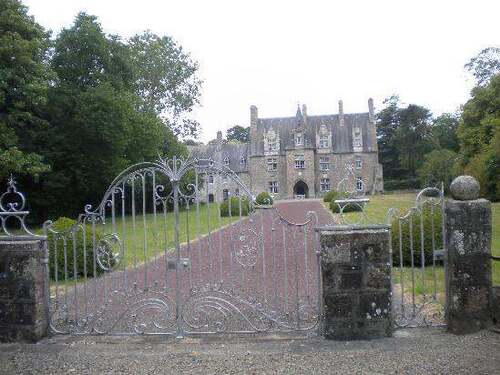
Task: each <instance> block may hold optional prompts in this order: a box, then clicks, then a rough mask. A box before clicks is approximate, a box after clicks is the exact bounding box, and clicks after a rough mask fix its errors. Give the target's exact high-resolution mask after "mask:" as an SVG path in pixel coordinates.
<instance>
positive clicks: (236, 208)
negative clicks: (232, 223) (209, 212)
mask: <svg viewBox="0 0 500 375" xmlns="http://www.w3.org/2000/svg"><path fill="white" fill-rule="evenodd" d="M240 201H241V216H248V211H249V210H250V205H249V203H248V199H247V198H243V197H241V198H238V197H231V198H230V199H227V200H225V201H224V202H222V204H221V205H220V214H221V216H229V203H231V216H233V217H238V216H240Z"/></svg>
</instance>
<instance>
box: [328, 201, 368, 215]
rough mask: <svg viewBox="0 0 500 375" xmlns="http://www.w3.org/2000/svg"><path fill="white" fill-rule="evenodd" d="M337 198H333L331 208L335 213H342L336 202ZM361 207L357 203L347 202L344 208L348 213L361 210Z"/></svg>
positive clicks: (344, 211)
mask: <svg viewBox="0 0 500 375" xmlns="http://www.w3.org/2000/svg"><path fill="white" fill-rule="evenodd" d="M335 199H338V198H335ZM335 199H332V201H331V202H330V210H331V211H332V212H333V213H335V214H338V213H340V207H339V205H338V204H337V203H335ZM361 210H362V209H361V207H360V206H359V205H358V204H355V203H352V204H347V205H346V206H345V207H344V209H343V210H342V212H343V213H347V212H359V211H361Z"/></svg>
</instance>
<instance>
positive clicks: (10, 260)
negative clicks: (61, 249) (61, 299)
mask: <svg viewBox="0 0 500 375" xmlns="http://www.w3.org/2000/svg"><path fill="white" fill-rule="evenodd" d="M0 259H2V261H1V266H2V267H1V268H0V341H36V340H39V339H40V338H42V337H44V336H46V335H47V329H48V315H47V312H48V309H47V303H48V301H47V298H46V274H45V272H46V269H45V268H46V263H45V262H46V259H47V249H46V243H45V240H33V241H0Z"/></svg>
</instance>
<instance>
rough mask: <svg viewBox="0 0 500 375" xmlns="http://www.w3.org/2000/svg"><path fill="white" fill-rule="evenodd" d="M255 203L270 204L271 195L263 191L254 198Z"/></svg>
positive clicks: (271, 201)
mask: <svg viewBox="0 0 500 375" xmlns="http://www.w3.org/2000/svg"><path fill="white" fill-rule="evenodd" d="M255 203H257V204H259V205H272V204H273V197H271V196H270V195H269V193H267V192H265V191H263V192H262V193H260V194H259V195H257V198H255Z"/></svg>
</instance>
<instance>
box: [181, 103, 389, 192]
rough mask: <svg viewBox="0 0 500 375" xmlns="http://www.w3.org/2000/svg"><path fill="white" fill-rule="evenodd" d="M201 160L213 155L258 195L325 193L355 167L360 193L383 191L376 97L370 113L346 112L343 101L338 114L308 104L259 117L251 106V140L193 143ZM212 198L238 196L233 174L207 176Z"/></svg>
mask: <svg viewBox="0 0 500 375" xmlns="http://www.w3.org/2000/svg"><path fill="white" fill-rule="evenodd" d="M190 151H191V153H192V155H193V156H195V157H198V158H212V159H214V160H215V161H216V162H219V163H222V164H223V165H225V166H227V167H228V168H230V169H231V170H232V171H233V172H235V173H236V174H237V175H238V176H239V177H240V179H241V180H242V181H243V182H244V183H245V184H246V186H248V187H249V188H250V189H251V191H252V193H253V194H255V195H257V194H258V193H260V192H262V191H267V192H269V193H270V194H271V195H272V196H273V197H275V198H277V199H286V198H309V197H321V196H322V195H323V194H325V193H326V192H328V191H330V190H332V189H333V190H336V189H337V185H338V184H339V182H340V181H341V180H342V179H343V178H344V176H345V175H346V171H345V169H346V165H350V167H351V171H352V173H351V175H353V177H354V179H355V186H356V189H357V190H358V191H359V192H360V193H368V194H374V193H377V192H382V190H383V178H382V166H381V164H379V162H378V148H377V136H376V123H375V114H374V108H373V100H372V99H369V100H368V112H365V113H350V114H347V113H346V114H344V111H343V104H342V101H339V113H338V114H336V115H318V116H310V115H308V114H307V108H306V106H305V105H303V106H302V110H301V109H300V106H299V107H298V108H297V113H296V114H295V116H292V117H275V118H259V114H258V110H257V107H255V106H251V107H250V142H249V143H237V142H232V141H225V140H223V139H222V132H220V131H219V132H218V133H217V140H216V141H215V142H214V141H212V142H211V143H210V144H208V145H201V146H192V147H190ZM205 182H206V183H205V184H204V189H205V193H206V196H207V197H208V199H209V200H210V201H213V200H215V199H217V200H220V199H226V198H227V196H228V195H238V194H239V193H240V188H239V186H238V185H237V184H236V183H234V182H233V181H232V180H231V179H230V178H227V177H226V178H224V177H222V176H218V175H217V176H206V178H205Z"/></svg>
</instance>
